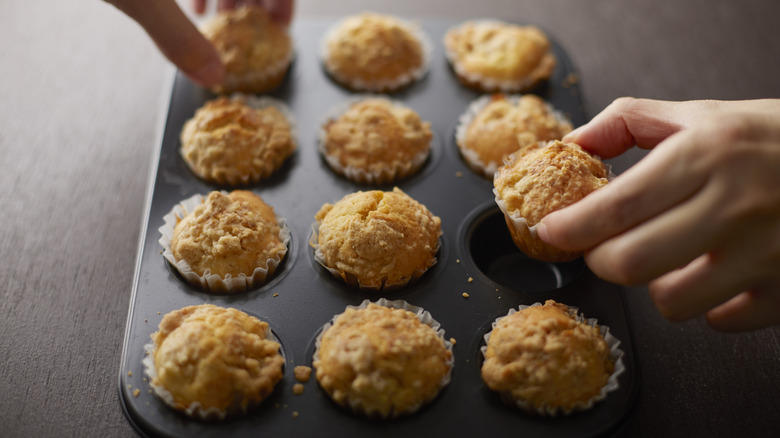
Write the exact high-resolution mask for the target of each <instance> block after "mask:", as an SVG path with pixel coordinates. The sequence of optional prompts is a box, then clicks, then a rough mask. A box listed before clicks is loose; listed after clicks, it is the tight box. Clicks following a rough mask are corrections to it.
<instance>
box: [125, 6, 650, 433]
mask: <svg viewBox="0 0 780 438" xmlns="http://www.w3.org/2000/svg"><path fill="white" fill-rule="evenodd" d="M334 22H335V20H297V21H296V22H295V23H294V24H293V26H292V28H291V32H292V35H293V38H294V41H295V51H296V59H295V61H294V62H293V65H292V66H291V69H290V71H289V73H288V74H287V76H286V78H285V80H284V81H283V83H282V84H281V86H280V87H279V88H278V89H277V90H275V91H274V92H273V93H271V94H270V96H272V97H274V98H277V99H280V100H282V101H283V102H285V103H286V104H287V105H288V106H289V107H290V109H291V111H292V112H293V113H294V115H295V118H296V120H297V126H298V139H299V147H298V150H297V151H296V153H295V154H294V155H293V156H292V157H290V159H288V160H287V162H285V164H284V165H283V166H282V168H280V169H279V170H278V171H277V172H275V173H274V174H273V175H272V176H271V177H270V178H269V179H267V180H264V181H261V182H260V183H257V184H252V185H247V186H242V187H241V188H243V189H247V190H252V191H254V192H255V193H257V194H258V195H260V196H261V197H262V198H263V200H264V201H265V202H266V203H268V204H269V205H271V206H273V207H274V209H275V212H276V214H277V215H279V216H282V217H285V218H287V225H288V228H289V229H290V232H291V238H290V242H289V249H288V253H287V255H286V257H285V259H284V260H283V261H282V262H281V263H280V265H279V266H278V268H277V269H276V272H274V274H273V275H272V276H271V277H270V278H269V279H267V281H266V282H265V283H264V284H263V285H261V286H259V287H257V288H255V289H252V290H250V291H247V292H242V293H237V294H232V295H215V294H210V293H208V292H205V291H203V290H200V289H197V288H195V287H193V286H191V285H189V283H187V281H186V280H184V279H183V278H182V277H180V275H179V274H178V273H177V271H176V269H175V268H173V267H172V266H170V264H169V262H168V261H167V260H166V259H165V258H164V257H163V255H162V248H161V246H160V244H159V243H158V239H159V237H160V234H159V231H158V229H159V228H160V226H162V225H163V224H164V220H163V217H164V216H165V215H166V214H167V213H168V212H169V211H170V210H171V208H172V206H174V205H176V204H177V203H178V202H180V201H182V200H184V199H187V198H189V197H191V196H193V195H195V194H205V193H208V192H210V191H212V190H230V189H231V187H223V186H214V185H211V184H208V183H206V182H204V181H202V180H200V179H198V178H197V177H196V176H195V175H194V174H192V173H191V172H190V171H189V169H188V168H187V165H186V164H185V163H184V162H183V161H182V159H181V157H180V156H179V151H178V148H179V133H180V131H181V128H182V126H183V124H184V122H185V121H186V120H187V119H189V118H190V117H192V115H193V114H194V113H195V110H196V109H197V108H199V107H200V106H201V105H202V104H203V103H204V102H205V101H207V100H209V99H213V98H214V97H215V96H214V95H213V94H212V93H210V92H209V91H208V90H204V89H202V88H200V87H198V86H196V85H194V84H193V83H191V82H190V81H189V80H188V79H187V78H186V77H185V76H183V75H182V74H180V73H177V74H176V76H175V77H174V79H173V81H172V85H171V94H170V100H169V101H168V102H167V103H168V105H167V115H166V119H165V121H164V124H163V129H162V133H161V138H160V141H159V143H158V145H156V149H155V151H154V154H155V155H154V159H153V168H152V173H151V176H150V178H151V180H150V183H149V191H148V195H147V198H146V205H145V209H146V211H145V214H144V222H143V224H142V230H141V235H140V242H139V250H138V256H137V263H136V267H135V274H134V281H133V286H132V293H131V298H130V303H129V311H128V318H127V325H126V328H125V337H124V345H123V349H122V358H121V363H120V369H119V379H118V383H119V395H120V400H121V403H122V407H123V409H124V411H125V414H126V416H127V418H128V420H129V421H130V423H131V424H132V425H133V426H134V427H135V428H136V430H137V431H138V432H139V433H141V434H142V435H145V436H166V437H178V436H181V437H184V436H187V437H190V436H192V437H209V436H224V435H229V436H239V437H243V436H246V437H249V436H252V437H256V436H288V435H289V436H311V437H318V436H343V437H363V436H374V437H384V436H387V437H390V436H393V437H395V436H410V437H411V436H426V437H427V436H431V434H436V435H441V436H469V435H473V436H489V435H496V436H497V434H506V433H510V432H511V433H512V434H521V435H523V436H530V437H534V436H553V437H555V436H561V437H578V436H596V435H599V436H601V435H604V434H611V433H614V432H615V431H617V430H619V429H620V428H621V426H622V425H623V424H624V422H625V420H626V419H627V418H628V417H629V415H630V414H631V411H632V409H633V405H634V403H635V400H636V396H637V393H638V390H639V382H640V371H639V369H638V364H637V361H636V358H635V356H634V349H633V339H632V334H631V327H630V322H629V319H628V314H627V310H626V308H625V304H624V300H623V289H622V288H621V287H619V286H617V285H614V284H611V283H607V282H605V281H603V280H600V279H598V278H597V277H596V276H595V275H593V274H592V273H591V272H590V271H589V270H588V269H587V267H585V265H584V263H583V262H582V260H581V259H578V260H575V261H573V262H568V263H564V264H552V263H544V262H539V261H536V260H532V259H528V258H527V257H525V256H524V255H522V253H520V251H519V250H517V248H516V247H514V244H513V243H512V240H511V237H510V235H509V231H508V230H507V228H506V225H505V224H504V220H503V216H502V214H501V212H500V210H499V209H498V207H497V206H496V204H495V202H494V201H493V193H492V183H491V182H490V181H488V180H486V179H485V178H484V177H482V176H480V175H478V174H477V173H475V172H474V171H472V170H471V169H470V168H469V166H468V165H467V164H466V163H465V162H464V161H463V159H462V157H461V156H460V154H459V152H458V148H457V146H456V144H455V138H454V136H455V128H456V126H457V122H458V117H459V116H460V115H461V114H462V113H463V111H464V110H465V108H466V107H467V105H468V104H469V103H470V102H471V101H473V100H474V99H475V98H477V97H478V96H479V94H478V93H476V92H474V91H472V90H470V89H467V88H465V87H463V86H462V85H461V84H460V83H459V81H458V79H457V77H456V75H455V74H454V72H453V71H452V70H451V68H450V66H449V64H448V62H447V61H446V59H445V57H444V53H443V47H442V44H441V38H442V36H443V35H444V33H445V32H446V31H447V29H449V28H450V27H452V26H455V25H457V24H459V23H458V22H453V21H441V20H427V19H426V20H423V21H422V25H423V29H424V31H425V32H426V33H427V34H428V35H429V36H430V37H431V38H432V39H433V41H435V42H436V43H435V47H434V51H433V53H432V55H431V62H430V64H431V65H430V70H429V71H428V73H427V74H426V75H425V76H424V77H423V78H421V79H420V80H418V81H416V82H415V83H413V84H412V85H410V86H409V87H406V88H405V89H403V90H402V91H400V92H398V93H394V94H392V95H391V98H392V99H394V100H399V101H400V102H402V103H403V104H405V105H407V106H409V107H411V108H413V109H415V110H416V111H417V112H418V113H419V114H420V117H421V118H422V119H424V120H428V121H430V122H431V124H432V129H433V131H434V140H433V143H432V145H431V155H430V157H429V158H428V160H427V161H426V162H425V164H423V166H422V168H421V169H420V171H419V172H417V173H416V174H415V175H413V176H410V177H409V178H407V179H403V180H401V181H398V182H396V183H395V184H387V185H381V186H368V185H360V184H356V183H354V182H351V181H349V180H347V179H345V178H343V177H341V176H339V175H337V174H336V173H335V172H333V170H331V169H330V167H329V166H328V165H327V163H325V161H324V160H323V159H322V156H321V154H320V153H319V152H318V150H317V138H318V137H317V136H318V131H319V123H320V122H321V120H322V117H323V115H324V114H325V113H326V112H327V111H328V110H329V108H331V107H332V106H333V104H334V103H335V102H340V101H346V100H348V99H350V98H351V97H352V96H353V94H352V93H351V92H350V91H348V90H346V89H344V88H342V87H341V86H339V85H338V84H336V83H335V82H334V81H332V80H331V79H330V78H329V77H328V75H327V73H325V72H324V71H323V68H322V66H321V64H320V60H319V57H318V48H319V43H320V38H322V37H323V36H324V34H325V32H326V31H327V29H328V28H329V27H330V26H331V25H333V23H334ZM519 24H529V23H519ZM550 36H551V37H554V35H550ZM553 47H554V51H555V54H556V56H557V57H558V66H557V68H556V71H555V73H554V75H553V77H552V78H551V79H550V80H549V81H548V82H546V83H544V84H542V85H541V86H540V87H538V88H536V89H534V90H533V92H534V93H536V94H538V95H540V96H541V97H543V98H544V99H546V100H547V101H548V102H550V103H551V104H552V105H553V106H554V107H555V108H557V109H559V110H560V111H562V112H564V113H565V114H566V115H567V116H568V117H569V118H570V119H571V120H572V123H573V124H574V125H575V126H578V125H580V124H582V123H584V122H585V116H584V114H583V112H582V107H581V100H580V96H579V91H578V88H577V85H576V83H572V81H571V78H572V77H574V76H571V75H573V74H574V70H573V68H572V66H571V64H570V62H569V60H568V57H567V56H566V54H565V52H564V51H563V50H562V49H561V47H560V46H558V45H557V44H555V42H554V41H553ZM393 186H398V187H399V188H401V190H403V191H404V192H406V193H407V194H408V195H409V196H411V197H412V198H414V199H416V200H417V201H419V202H420V203H422V204H424V205H426V206H427V207H428V209H429V210H430V211H431V212H432V213H433V214H435V215H437V216H439V217H440V218H441V220H442V231H443V234H442V236H441V239H440V240H441V247H440V250H439V254H438V255H437V258H438V263H437V264H436V265H435V266H433V267H432V268H431V269H429V270H428V271H427V272H426V273H425V274H424V275H422V276H421V277H420V278H418V279H416V280H414V281H412V282H411V283H410V284H409V285H407V286H405V287H403V288H399V289H396V290H390V291H361V290H360V289H358V288H356V287H351V286H349V285H347V284H345V283H344V282H343V281H341V280H340V279H338V278H334V277H333V276H332V275H331V274H330V273H329V272H327V271H326V270H325V269H324V268H322V266H320V265H319V264H318V263H317V262H316V261H315V259H314V251H313V249H312V248H311V247H310V246H309V237H310V233H311V224H312V222H313V221H314V214H315V213H316V212H317V211H318V210H319V208H320V207H321V206H322V204H324V203H326V202H333V201H334V200H337V199H341V198H342V197H343V196H344V195H346V194H348V193H352V192H355V191H358V190H373V189H377V188H379V189H381V190H392V188H393ZM380 298H387V299H389V300H405V301H406V302H408V303H410V304H411V305H414V306H418V307H422V308H424V309H425V310H427V311H429V312H430V313H431V314H432V315H435V316H436V319H437V321H438V322H439V323H440V324H441V328H442V329H443V330H444V331H445V336H446V338H447V339H450V338H453V339H455V341H456V342H455V345H454V347H453V354H454V365H453V370H452V376H451V381H450V383H449V385H447V386H446V387H445V388H444V389H443V390H442V391H441V392H440V393H439V395H438V396H437V398H436V399H435V400H433V402H431V403H430V404H429V405H426V406H425V407H423V408H422V409H420V410H419V411H418V412H416V413H414V414H412V415H409V416H405V417H402V418H398V419H393V420H376V419H368V418H362V417H360V416H358V415H355V414H353V413H351V412H349V410H347V409H344V408H342V407H340V406H338V405H337V404H336V403H334V402H332V401H331V400H330V399H329V397H328V396H327V395H326V394H325V392H324V391H323V390H322V389H321V388H320V387H319V386H318V384H317V382H316V379H314V378H313V377H312V378H311V379H310V380H309V381H308V382H307V383H304V384H303V388H304V390H303V393H302V394H295V393H294V392H293V386H294V385H296V384H298V383H299V382H298V381H296V380H295V377H294V375H293V369H294V367H296V366H300V365H305V366H312V356H313V354H314V351H315V339H316V338H317V336H318V335H319V331H320V330H321V328H322V326H323V325H324V324H325V323H327V322H328V321H330V320H331V319H332V318H333V317H334V315H337V314H339V313H341V312H343V311H344V308H345V307H346V306H348V305H352V306H356V305H359V304H360V303H361V302H362V301H363V300H365V299H369V300H371V301H376V300H378V299H380ZM546 299H554V300H556V301H558V302H561V303H564V304H567V305H569V306H574V307H577V308H578V309H579V310H580V311H581V312H582V313H583V314H585V315H587V316H588V317H592V318H596V319H598V321H599V323H600V324H603V325H606V326H609V328H610V333H612V334H613V335H614V336H615V338H617V339H618V340H619V341H620V348H621V349H622V350H623V352H624V356H623V363H624V365H625V372H623V373H622V374H621V375H620V376H619V377H618V384H619V388H618V389H616V390H615V391H612V392H610V393H609V394H608V396H607V397H606V399H605V400H602V401H599V402H598V403H596V404H595V405H594V406H593V407H592V408H591V409H588V410H587V411H584V412H577V413H573V414H571V415H568V416H558V417H556V418H541V417H538V416H533V415H528V414H526V413H523V412H520V411H518V410H517V409H516V408H513V407H511V406H507V405H505V404H504V403H503V402H502V401H501V396H500V394H497V393H495V392H493V391H490V390H489V389H488V388H487V386H486V385H485V384H484V383H483V382H482V379H481V377H480V367H481V365H482V353H481V351H480V348H481V347H482V345H484V342H485V341H484V335H485V334H486V333H488V332H489V331H490V330H491V325H492V323H493V321H495V319H496V318H498V317H501V316H504V315H506V313H507V312H508V311H509V309H512V308H517V307H518V306H520V305H530V304H533V303H536V302H544V300H546ZM202 303H212V304H215V305H219V306H225V307H235V308H238V309H240V310H243V311H245V312H247V313H249V314H250V315H253V316H256V317H258V318H260V319H261V320H263V321H265V322H267V323H268V324H269V327H270V329H271V330H272V331H273V333H274V334H275V335H276V336H277V338H278V339H279V342H280V343H281V345H282V349H281V350H282V353H283V355H284V357H285V360H286V363H285V368H284V378H283V379H282V381H281V382H279V383H278V384H277V386H276V388H275V390H274V392H273V393H272V394H271V395H270V396H269V397H268V398H267V399H266V400H265V401H264V402H263V403H261V404H260V405H259V406H258V407H256V408H254V409H252V410H251V411H249V412H247V414H246V415H244V416H241V417H239V418H230V419H228V420H225V421H221V422H213V421H212V422H205V421H198V420H193V419H191V418H188V417H186V416H185V415H182V414H180V413H178V412H176V411H174V410H173V409H171V408H170V407H168V406H167V405H165V403H164V402H163V401H162V400H160V399H159V398H158V397H157V396H156V395H154V393H153V392H152V390H151V387H150V384H149V382H148V379H146V378H145V375H144V367H143V364H142V360H143V359H144V356H145V354H146V353H145V351H144V346H145V345H146V344H148V343H149V342H150V335H151V334H152V333H153V332H155V331H156V330H157V326H158V324H159V322H160V320H161V319H162V317H163V315H165V314H166V313H168V312H170V311H172V310H176V309H180V308H182V307H185V306H188V305H195V304H202Z"/></svg>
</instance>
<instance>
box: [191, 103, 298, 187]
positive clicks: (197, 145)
mask: <svg viewBox="0 0 780 438" xmlns="http://www.w3.org/2000/svg"><path fill="white" fill-rule="evenodd" d="M180 141H181V147H180V148H179V153H180V154H181V157H182V159H183V160H184V162H185V163H187V166H188V167H189V168H190V170H191V171H192V173H194V174H195V175H197V176H198V177H199V178H201V179H203V180H205V181H208V182H210V183H216V184H223V185H231V186H237V185H247V184H250V183H256V182H258V181H260V180H262V179H265V178H268V177H269V176H271V174H272V173H274V172H275V171H276V170H277V169H278V168H279V167H281V166H282V164H283V163H284V162H285V161H286V160H287V159H288V158H289V157H290V156H291V155H292V154H293V153H294V152H295V150H296V149H297V145H298V134H297V125H296V122H295V117H294V116H293V114H292V112H291V111H290V109H289V107H287V105H286V104H285V103H284V102H282V101H280V100H278V99H274V98H272V97H267V96H263V97H257V96H251V95H245V94H241V93H233V95H231V96H230V97H229V98H227V97H219V98H217V99H214V100H211V101H208V102H206V103H205V104H204V105H203V106H202V107H200V108H199V109H198V110H197V111H196V112H195V115H194V116H193V117H192V118H191V119H189V120H188V121H187V122H185V124H184V127H183V128H182V132H181V135H180Z"/></svg>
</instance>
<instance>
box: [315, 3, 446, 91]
mask: <svg viewBox="0 0 780 438" xmlns="http://www.w3.org/2000/svg"><path fill="white" fill-rule="evenodd" d="M432 51H433V44H432V43H431V40H430V38H428V36H427V35H426V34H425V32H423V30H422V28H421V26H420V25H419V24H416V23H413V22H410V21H408V20H405V19H403V18H401V17H397V16H394V15H387V14H377V13H373V12H363V13H361V14H358V15H352V16H349V17H346V18H344V19H342V20H340V21H339V22H337V23H336V24H334V25H333V26H331V27H330V28H329V29H328V31H327V32H326V33H325V35H324V36H323V38H322V39H321V40H320V59H321V61H322V64H323V66H324V68H325V70H326V71H327V72H328V74H329V75H330V76H331V77H332V78H333V79H334V80H336V82H338V83H340V84H341V85H343V86H345V87H347V88H349V89H350V90H353V91H368V92H377V93H379V92H381V93H387V92H393V91H396V90H399V89H401V88H403V87H405V86H407V85H410V84H412V83H413V82H415V81H418V80H420V79H422V77H423V76H425V74H426V73H427V72H428V67H429V62H430V57H431V56H430V55H431V52H432ZM409 58H410V59H409Z"/></svg>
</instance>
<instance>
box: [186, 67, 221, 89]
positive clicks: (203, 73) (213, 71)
mask: <svg viewBox="0 0 780 438" xmlns="http://www.w3.org/2000/svg"><path fill="white" fill-rule="evenodd" d="M224 74H225V69H224V67H222V64H220V63H218V62H211V63H209V64H206V65H205V66H203V67H202V68H201V69H200V70H198V71H197V72H196V73H195V74H194V75H193V79H194V80H195V81H197V82H199V83H201V84H203V85H206V86H210V85H216V84H218V83H220V82H222V76H223V75H224Z"/></svg>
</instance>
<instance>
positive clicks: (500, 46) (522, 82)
mask: <svg viewBox="0 0 780 438" xmlns="http://www.w3.org/2000/svg"><path fill="white" fill-rule="evenodd" d="M444 55H445V57H446V58H447V60H448V61H449V62H450V65H451V66H452V69H453V70H454V71H455V74H456V75H457V77H458V79H459V80H460V82H461V83H462V84H464V85H466V86H467V87H470V88H475V89H477V90H479V91H482V92H483V93H493V92H505V93H518V92H525V91H528V90H530V89H532V88H533V87H535V86H536V85H537V84H538V83H540V82H541V81H544V80H547V79H548V78H549V77H550V76H551V75H552V73H553V71H554V70H555V65H556V62H557V61H556V58H555V55H554V54H553V53H552V51H551V50H550V41H549V39H548V38H547V36H546V35H545V33H544V32H542V31H541V30H540V29H539V28H537V27H535V26H519V25H516V24H512V23H507V22H504V21H500V20H493V19H479V20H469V21H465V22H463V23H461V24H460V25H458V26H456V27H453V28H452V29H450V30H448V31H447V33H446V34H445V35H444Z"/></svg>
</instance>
